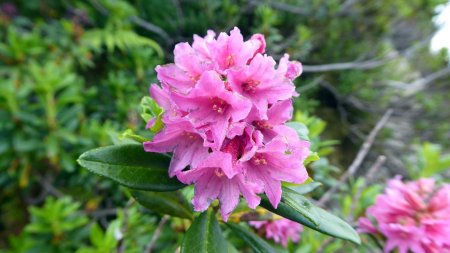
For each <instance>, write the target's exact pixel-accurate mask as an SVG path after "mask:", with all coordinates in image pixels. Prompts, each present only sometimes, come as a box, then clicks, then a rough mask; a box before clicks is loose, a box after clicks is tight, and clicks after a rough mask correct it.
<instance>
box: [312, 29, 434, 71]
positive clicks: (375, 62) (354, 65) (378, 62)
mask: <svg viewBox="0 0 450 253" xmlns="http://www.w3.org/2000/svg"><path fill="white" fill-rule="evenodd" d="M433 35H434V34H432V35H430V36H428V37H426V38H425V39H424V40H422V41H420V42H419V43H417V44H415V45H414V46H412V47H410V48H408V49H406V50H404V51H402V52H401V53H398V52H395V51H391V52H389V53H388V54H387V55H386V56H385V57H384V58H382V59H376V58H375V59H371V60H368V61H352V62H341V63H331V64H322V65H303V71H304V72H327V71H336V70H347V69H373V68H377V67H379V66H382V65H384V64H386V63H388V62H390V61H392V60H395V59H397V58H399V57H400V56H404V57H406V58H409V57H411V55H412V54H413V53H414V52H415V51H417V50H418V49H420V48H422V47H424V46H426V45H427V44H428V42H429V41H430V40H431V38H433Z"/></svg>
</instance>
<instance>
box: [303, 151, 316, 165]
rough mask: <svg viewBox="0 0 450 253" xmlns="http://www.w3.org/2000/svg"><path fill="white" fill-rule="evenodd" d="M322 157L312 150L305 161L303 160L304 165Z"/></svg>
mask: <svg viewBox="0 0 450 253" xmlns="http://www.w3.org/2000/svg"><path fill="white" fill-rule="evenodd" d="M319 159H320V157H319V155H318V154H317V152H311V154H309V155H308V157H306V159H305V161H304V162H303V164H304V165H308V164H310V163H312V162H315V161H317V160H319Z"/></svg>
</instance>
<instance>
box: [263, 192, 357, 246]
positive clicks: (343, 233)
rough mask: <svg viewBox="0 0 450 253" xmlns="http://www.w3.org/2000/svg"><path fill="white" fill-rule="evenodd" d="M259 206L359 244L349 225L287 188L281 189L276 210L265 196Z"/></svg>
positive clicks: (354, 232)
mask: <svg viewBox="0 0 450 253" xmlns="http://www.w3.org/2000/svg"><path fill="white" fill-rule="evenodd" d="M295 202H297V204H295ZM261 206H262V207H264V208H266V209H267V210H269V211H271V212H273V213H276V214H278V215H280V216H283V217H285V218H288V219H290V220H293V221H296V222H298V223H300V224H303V225H305V226H307V227H309V228H312V229H314V230H317V231H319V232H321V233H324V234H327V235H330V236H333V237H336V238H340V239H344V240H348V241H351V242H354V243H357V244H360V243H361V240H360V238H359V236H358V233H356V231H355V230H354V229H353V228H352V227H351V226H350V225H349V224H347V223H346V222H345V221H343V220H341V219H340V218H338V217H336V216H334V215H333V214H331V213H329V212H327V211H325V210H323V209H322V208H319V207H316V206H314V205H313V204H312V203H311V202H309V201H308V200H307V199H306V198H305V197H303V196H302V195H300V194H298V193H296V192H295V191H293V190H291V189H289V188H286V187H283V196H282V199H281V202H280V204H279V205H278V208H277V209H275V208H273V207H272V205H271V204H270V202H269V200H268V199H267V197H266V196H263V197H262V201H261Z"/></svg>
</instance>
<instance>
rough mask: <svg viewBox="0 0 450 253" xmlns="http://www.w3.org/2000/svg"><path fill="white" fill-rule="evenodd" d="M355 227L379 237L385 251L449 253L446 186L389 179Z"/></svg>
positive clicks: (449, 208) (448, 192)
mask: <svg viewBox="0 0 450 253" xmlns="http://www.w3.org/2000/svg"><path fill="white" fill-rule="evenodd" d="M359 226H360V228H359V230H360V231H361V232H363V233H369V234H373V235H382V236H383V238H385V240H386V243H385V246H384V249H385V252H391V251H393V250H395V249H397V250H398V252H399V253H407V252H408V251H411V252H430V253H431V252H433V253H438V252H450V240H449V238H450V185H448V184H444V185H436V182H435V180H434V179H431V178H429V179H428V178H427V179H425V178H424V179H419V180H417V181H411V182H406V183H404V182H402V181H401V179H400V178H399V177H397V178H394V179H391V180H390V181H389V182H388V185H387V187H386V190H385V192H384V194H381V195H379V196H378V197H377V199H376V202H375V204H374V205H373V206H371V207H370V208H368V210H367V217H364V218H360V220H359Z"/></svg>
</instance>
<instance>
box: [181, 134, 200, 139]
mask: <svg viewBox="0 0 450 253" xmlns="http://www.w3.org/2000/svg"><path fill="white" fill-rule="evenodd" d="M183 136H185V137H186V138H189V139H191V140H193V139H195V138H196V137H197V136H196V135H195V134H194V133H190V132H184V133H183Z"/></svg>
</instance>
